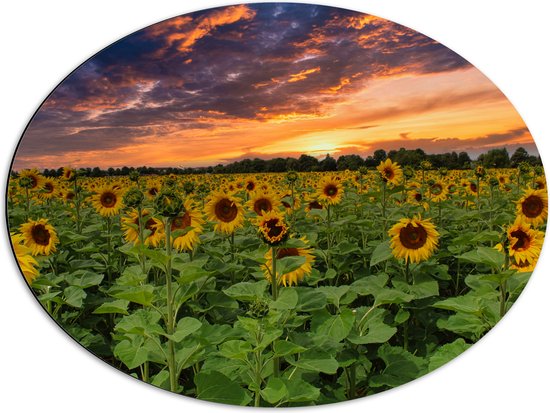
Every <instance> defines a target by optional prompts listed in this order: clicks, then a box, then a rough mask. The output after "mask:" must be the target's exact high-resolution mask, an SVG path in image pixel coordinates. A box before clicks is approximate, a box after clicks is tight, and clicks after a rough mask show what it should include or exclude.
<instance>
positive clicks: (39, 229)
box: [31, 224, 50, 245]
mask: <svg viewBox="0 0 550 413" xmlns="http://www.w3.org/2000/svg"><path fill="white" fill-rule="evenodd" d="M31 235H32V239H33V241H34V242H35V243H37V244H38V245H48V244H49V243H50V231H48V230H47V229H46V227H45V226H44V225H42V224H38V225H35V226H34V227H32V230H31Z"/></svg>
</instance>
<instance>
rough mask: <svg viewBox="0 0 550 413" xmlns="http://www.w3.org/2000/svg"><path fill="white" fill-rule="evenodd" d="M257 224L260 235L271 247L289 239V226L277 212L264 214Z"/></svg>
mask: <svg viewBox="0 0 550 413" xmlns="http://www.w3.org/2000/svg"><path fill="white" fill-rule="evenodd" d="M257 224H258V228H259V232H260V235H261V236H262V238H263V240H264V241H265V242H266V243H268V244H269V245H277V244H279V243H281V242H283V241H285V240H286V238H287V237H288V226H287V224H286V223H285V221H284V219H283V216H282V215H281V214H280V213H278V212H277V211H274V210H272V211H269V212H263V213H262V216H261V217H260V218H258V221H257Z"/></svg>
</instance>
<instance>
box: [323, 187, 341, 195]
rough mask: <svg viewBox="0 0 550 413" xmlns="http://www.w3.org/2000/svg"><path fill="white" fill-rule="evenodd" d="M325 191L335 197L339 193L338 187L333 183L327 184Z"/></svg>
mask: <svg viewBox="0 0 550 413" xmlns="http://www.w3.org/2000/svg"><path fill="white" fill-rule="evenodd" d="M323 192H324V193H325V195H326V196H329V197H334V196H336V194H337V193H338V187H337V186H336V185H333V184H328V185H327V186H325V188H324V191H323Z"/></svg>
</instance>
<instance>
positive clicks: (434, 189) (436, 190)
mask: <svg viewBox="0 0 550 413" xmlns="http://www.w3.org/2000/svg"><path fill="white" fill-rule="evenodd" d="M430 189H431V191H432V194H434V195H441V192H443V187H442V186H441V185H440V184H434V185H432V187H431V188H430Z"/></svg>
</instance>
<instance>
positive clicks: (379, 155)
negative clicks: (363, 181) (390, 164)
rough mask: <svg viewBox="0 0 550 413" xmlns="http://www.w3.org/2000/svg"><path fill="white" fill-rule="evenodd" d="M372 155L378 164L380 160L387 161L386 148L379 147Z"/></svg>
mask: <svg viewBox="0 0 550 413" xmlns="http://www.w3.org/2000/svg"><path fill="white" fill-rule="evenodd" d="M372 157H373V158H374V161H375V163H376V165H378V164H379V163H380V162H382V161H385V160H386V158H387V157H388V155H387V154H386V151H385V150H384V149H377V150H375V151H374V153H373V154H372Z"/></svg>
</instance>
